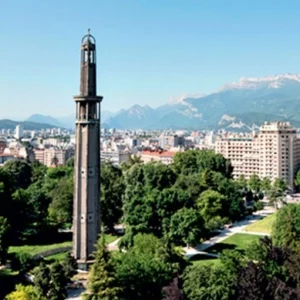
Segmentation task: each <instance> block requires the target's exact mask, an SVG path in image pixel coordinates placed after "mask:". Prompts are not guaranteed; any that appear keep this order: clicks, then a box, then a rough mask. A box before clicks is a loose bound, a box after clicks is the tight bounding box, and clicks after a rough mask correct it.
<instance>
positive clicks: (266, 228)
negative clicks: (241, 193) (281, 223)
mask: <svg viewBox="0 0 300 300" xmlns="http://www.w3.org/2000/svg"><path fill="white" fill-rule="evenodd" d="M275 219H276V214H275V213H274V214H271V215H269V216H267V217H265V218H263V219H262V220H259V221H257V222H255V223H253V224H250V225H248V226H247V227H246V228H245V229H244V231H252V232H261V233H271V231H272V226H273V223H274V221H275Z"/></svg>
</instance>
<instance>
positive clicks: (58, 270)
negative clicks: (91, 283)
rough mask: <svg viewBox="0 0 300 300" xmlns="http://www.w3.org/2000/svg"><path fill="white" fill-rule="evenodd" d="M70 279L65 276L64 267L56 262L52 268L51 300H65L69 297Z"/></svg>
mask: <svg viewBox="0 0 300 300" xmlns="http://www.w3.org/2000/svg"><path fill="white" fill-rule="evenodd" d="M67 283H68V278H67V277H66V275H65V272H64V269H63V266H62V265H61V264H60V263H59V262H55V263H53V264H52V265H51V267H50V285H49V296H48V297H49V299H50V300H64V299H66V297H67Z"/></svg>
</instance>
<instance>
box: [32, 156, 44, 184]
mask: <svg viewBox="0 0 300 300" xmlns="http://www.w3.org/2000/svg"><path fill="white" fill-rule="evenodd" d="M31 168H32V176H31V182H37V181H39V180H43V179H44V178H45V176H46V173H47V167H46V166H45V165H43V164H41V163H40V162H39V161H38V160H35V161H34V162H33V163H32V164H31Z"/></svg>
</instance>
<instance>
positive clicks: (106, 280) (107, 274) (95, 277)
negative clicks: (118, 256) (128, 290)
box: [84, 234, 121, 300]
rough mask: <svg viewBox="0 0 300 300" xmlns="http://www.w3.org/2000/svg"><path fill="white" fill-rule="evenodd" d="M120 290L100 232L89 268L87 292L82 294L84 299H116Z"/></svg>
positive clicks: (109, 255)
mask: <svg viewBox="0 0 300 300" xmlns="http://www.w3.org/2000/svg"><path fill="white" fill-rule="evenodd" d="M120 291H121V288H119V287H118V283H117V280H116V273H115V268H114V264H113V261H112V259H111V254H110V253H109V252H108V250H107V249H106V245H105V238H104V235H103V234H102V235H101V237H100V239H99V240H98V243H97V249H96V254H95V263H94V265H93V266H92V269H91V273H90V277H89V285H88V292H87V293H86V294H85V295H84V299H85V300H118V299H120V297H118V295H119V293H120Z"/></svg>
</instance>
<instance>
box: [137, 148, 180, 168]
mask: <svg viewBox="0 0 300 300" xmlns="http://www.w3.org/2000/svg"><path fill="white" fill-rule="evenodd" d="M175 154H176V152H171V151H163V150H160V151H157V150H144V151H141V152H140V153H139V155H140V158H141V161H142V162H143V163H148V162H151V161H158V162H161V163H163V164H166V165H169V164H171V163H172V162H173V159H174V156H175Z"/></svg>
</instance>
